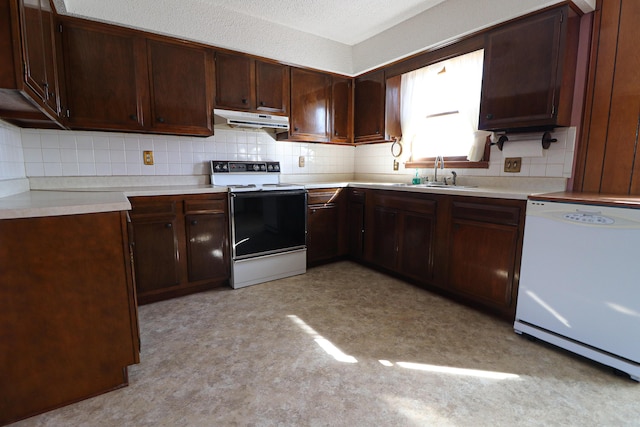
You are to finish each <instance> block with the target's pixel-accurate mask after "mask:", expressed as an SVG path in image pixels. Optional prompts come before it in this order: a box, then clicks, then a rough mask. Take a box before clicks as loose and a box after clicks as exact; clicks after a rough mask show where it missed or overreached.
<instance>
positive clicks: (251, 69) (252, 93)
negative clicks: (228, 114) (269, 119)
mask: <svg viewBox="0 0 640 427" xmlns="http://www.w3.org/2000/svg"><path fill="white" fill-rule="evenodd" d="M215 61H216V107H217V108H229V109H232V110H243V111H253V112H257V113H270V114H278V115H286V114H287V113H288V111H289V108H288V105H289V67H287V66H285V65H282V64H278V63H275V62H266V61H261V60H258V59H254V58H252V57H250V56H247V55H239V54H238V55H236V54H232V53H223V52H216V55H215Z"/></svg>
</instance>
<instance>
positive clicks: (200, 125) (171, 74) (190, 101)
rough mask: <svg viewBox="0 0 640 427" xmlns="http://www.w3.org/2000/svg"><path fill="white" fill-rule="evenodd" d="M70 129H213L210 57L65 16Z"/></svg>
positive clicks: (193, 131) (178, 45) (186, 47)
mask: <svg viewBox="0 0 640 427" xmlns="http://www.w3.org/2000/svg"><path fill="white" fill-rule="evenodd" d="M63 46H64V51H65V74H66V79H67V98H68V99H67V102H68V117H67V123H68V125H69V127H71V128H73V129H95V130H125V131H136V132H153V133H167V134H179V135H197V136H206V135H211V134H212V133H213V128H212V117H211V114H212V112H211V110H212V106H213V85H212V83H211V82H212V80H213V62H212V61H213V58H212V57H211V54H210V53H209V52H208V51H207V50H206V49H204V48H200V47H197V46H190V45H186V44H183V43H178V42H172V41H168V40H157V39H155V38H146V37H144V36H143V34H142V33H139V32H134V31H132V30H128V29H124V28H120V27H116V26H113V25H106V24H100V23H96V22H91V21H85V20H81V19H75V18H65V19H64V20H63Z"/></svg>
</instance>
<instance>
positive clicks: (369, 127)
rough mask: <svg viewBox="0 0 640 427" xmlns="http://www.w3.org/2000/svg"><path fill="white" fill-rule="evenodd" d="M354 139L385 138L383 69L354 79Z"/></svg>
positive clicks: (381, 139) (371, 140)
mask: <svg viewBox="0 0 640 427" xmlns="http://www.w3.org/2000/svg"><path fill="white" fill-rule="evenodd" d="M354 111H355V113H354V114H355V115H354V119H353V133H354V141H355V142H356V143H359V142H378V141H383V140H384V139H385V132H384V124H385V123H384V118H385V80H384V70H379V71H374V72H371V73H368V74H365V75H363V76H360V77H357V78H356V79H355V88H354Z"/></svg>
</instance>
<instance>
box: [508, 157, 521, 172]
mask: <svg viewBox="0 0 640 427" xmlns="http://www.w3.org/2000/svg"><path fill="white" fill-rule="evenodd" d="M521 166H522V157H507V158H506V159H504V171H505V172H511V173H517V172H520V167H521Z"/></svg>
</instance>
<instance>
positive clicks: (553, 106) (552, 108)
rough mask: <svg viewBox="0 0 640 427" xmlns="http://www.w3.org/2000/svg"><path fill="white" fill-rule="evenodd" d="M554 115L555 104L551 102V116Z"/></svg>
mask: <svg viewBox="0 0 640 427" xmlns="http://www.w3.org/2000/svg"><path fill="white" fill-rule="evenodd" d="M555 115H556V105H555V104H553V105H552V106H551V117H554V116H555Z"/></svg>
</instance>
